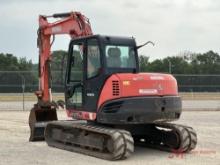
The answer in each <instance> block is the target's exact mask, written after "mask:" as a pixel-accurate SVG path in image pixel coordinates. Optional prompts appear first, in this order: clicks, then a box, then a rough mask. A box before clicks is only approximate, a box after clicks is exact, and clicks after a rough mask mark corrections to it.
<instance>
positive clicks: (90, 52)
mask: <svg viewBox="0 0 220 165" xmlns="http://www.w3.org/2000/svg"><path fill="white" fill-rule="evenodd" d="M100 47H101V46H100V44H99V39H98V37H97V38H96V37H94V38H88V39H87V42H86V60H85V63H86V66H85V69H86V71H85V81H84V89H85V90H84V91H85V97H84V98H85V102H84V110H85V111H88V112H96V111H97V104H98V100H99V96H100V93H101V90H102V87H103V84H104V81H105V78H106V77H105V76H104V75H103V59H102V58H103V57H102V53H101V49H100Z"/></svg>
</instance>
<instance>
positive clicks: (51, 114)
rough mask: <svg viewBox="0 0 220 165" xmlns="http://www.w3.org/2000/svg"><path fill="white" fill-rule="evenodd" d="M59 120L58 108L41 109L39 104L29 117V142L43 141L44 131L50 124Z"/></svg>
mask: <svg viewBox="0 0 220 165" xmlns="http://www.w3.org/2000/svg"><path fill="white" fill-rule="evenodd" d="M54 120H57V112H56V108H51V107H43V108H42V107H39V106H38V105H37V104H35V105H34V107H33V108H32V109H31V112H30V115H29V126H30V138H29V141H43V140H44V130H45V127H46V125H47V123H48V122H50V121H54Z"/></svg>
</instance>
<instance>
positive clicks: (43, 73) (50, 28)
mask: <svg viewBox="0 0 220 165" xmlns="http://www.w3.org/2000/svg"><path fill="white" fill-rule="evenodd" d="M48 18H58V19H59V20H58V21H55V22H53V23H50V22H49V21H48ZM63 34H67V35H69V36H70V37H71V38H78V37H83V36H89V35H92V29H91V26H90V23H89V20H88V18H86V17H85V16H84V15H82V14H81V13H79V12H70V13H59V14H54V15H51V16H44V15H40V16H39V29H38V48H39V90H38V91H36V92H35V94H36V96H37V98H38V102H37V104H35V105H34V107H33V108H32V110H31V113H30V116H29V125H30V128H31V136H30V141H34V140H41V139H44V137H43V131H44V127H45V124H46V122H47V121H52V120H57V114H56V103H54V102H53V101H52V94H51V79H50V77H51V76H50V61H51V58H52V57H51V46H52V44H53V42H54V39H55V35H63ZM51 38H53V39H51Z"/></svg>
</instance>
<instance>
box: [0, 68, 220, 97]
mask: <svg viewBox="0 0 220 165" xmlns="http://www.w3.org/2000/svg"><path fill="white" fill-rule="evenodd" d="M64 75H65V74H64V73H62V72H60V71H53V72H52V73H51V76H52V91H53V92H58V93H59V92H63V90H64V80H65V78H64ZM174 77H175V78H176V79H177V82H178V87H179V91H180V92H220V75H185V74H177V75H174ZM37 89H38V72H37V71H0V93H23V92H34V91H36V90H37Z"/></svg>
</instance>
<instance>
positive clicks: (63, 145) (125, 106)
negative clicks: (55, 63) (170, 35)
mask: <svg viewBox="0 0 220 165" xmlns="http://www.w3.org/2000/svg"><path fill="white" fill-rule="evenodd" d="M50 18H53V20H54V19H56V21H54V22H49V19H50ZM63 34H67V35H69V36H70V37H71V41H70V44H69V50H68V57H67V67H66V74H65V101H63V102H59V103H57V102H55V101H53V98H52V93H51V70H50V65H51V60H52V55H51V52H50V51H51V46H52V44H53V42H54V39H55V35H63ZM149 43H151V44H153V43H152V42H147V43H146V44H149ZM146 44H143V45H140V46H138V45H136V42H135V39H134V38H133V37H117V36H107V35H94V34H93V32H92V28H91V25H90V22H89V19H88V18H87V17H86V16H84V15H83V14H81V13H80V12H69V13H58V14H53V15H50V16H45V15H40V16H39V30H38V48H39V90H38V91H36V92H35V94H36V96H37V98H38V101H37V103H36V104H35V105H34V107H33V108H32V109H31V111H30V115H29V126H30V139H29V141H32V142H33V141H40V140H45V141H46V143H47V144H48V145H49V146H51V147H55V148H59V149H63V150H68V151H72V152H76V153H81V154H85V155H89V156H93V157H97V158H100V159H106V160H121V159H126V158H128V157H130V156H131V155H132V153H133V152H134V145H140V146H143V147H151V148H155V149H159V150H163V151H169V152H181V153H184V152H190V151H191V150H193V149H194V148H195V147H196V144H197V135H196V132H195V131H194V129H193V128H192V127H189V126H184V125H180V124H175V123H172V121H175V120H178V119H179V118H180V116H181V112H182V102H181V97H180V96H179V95H178V86H177V81H176V79H175V78H174V77H173V76H172V75H170V74H162V73H140V71H139V59H138V49H139V48H141V47H143V46H145V45H146ZM59 105H60V106H63V107H64V109H65V110H66V112H67V116H68V117H70V118H71V119H72V120H58V117H57V109H58V106H59Z"/></svg>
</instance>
